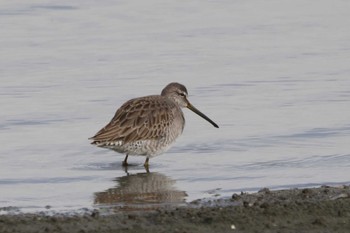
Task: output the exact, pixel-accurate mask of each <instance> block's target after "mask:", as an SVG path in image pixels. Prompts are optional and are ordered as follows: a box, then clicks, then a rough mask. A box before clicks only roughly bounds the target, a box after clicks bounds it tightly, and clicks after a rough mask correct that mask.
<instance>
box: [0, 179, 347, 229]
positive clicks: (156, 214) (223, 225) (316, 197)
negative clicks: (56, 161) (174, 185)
mask: <svg viewBox="0 0 350 233" xmlns="http://www.w3.org/2000/svg"><path fill="white" fill-rule="evenodd" d="M0 232H2V233H5V232H26V233H30V232H79V233H85V232H100V233H104V232H106V233H107V232H208V233H209V232H287V233H288V232H308V233H310V232H311V233H312V232H315V233H316V232H317V233H319V232H325V233H326V232H344V233H345V232H350V186H345V185H344V186H339V187H328V186H322V187H319V188H306V189H290V190H280V191H270V190H269V189H262V190H260V191H259V192H257V193H252V194H248V193H241V194H233V195H232V198H229V199H218V200H215V201H205V200H197V201H194V202H192V203H190V204H189V205H188V206H186V207H174V208H162V207H160V208H158V209H156V210H152V211H147V212H125V211H124V212H116V213H114V214H110V215H104V214H102V213H101V212H100V211H99V210H94V211H92V212H86V213H84V214H73V215H72V214H55V215H53V216H48V215H45V214H14V215H11V214H7V215H0Z"/></svg>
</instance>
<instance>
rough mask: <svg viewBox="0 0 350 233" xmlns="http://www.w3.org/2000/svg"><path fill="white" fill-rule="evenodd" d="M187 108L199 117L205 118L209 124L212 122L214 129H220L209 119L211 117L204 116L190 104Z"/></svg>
mask: <svg viewBox="0 0 350 233" xmlns="http://www.w3.org/2000/svg"><path fill="white" fill-rule="evenodd" d="M187 108H188V109H190V110H192V112H194V113H196V114H198V115H199V116H201V117H202V118H204V119H205V120H207V121H208V122H210V123H211V124H212V125H213V126H214V127H216V128H219V126H218V125H217V124H216V123H215V122H214V121H212V120H210V119H209V117H207V116H206V115H204V114H203V113H202V112H201V111H199V110H198V109H196V108H195V107H194V106H193V105H192V104H191V103H190V102H189V103H188V105H187Z"/></svg>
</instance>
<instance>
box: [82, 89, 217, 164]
mask: <svg viewBox="0 0 350 233" xmlns="http://www.w3.org/2000/svg"><path fill="white" fill-rule="evenodd" d="M182 108H188V109H190V110H192V111H193V112H194V113H196V114H197V115H199V116H200V117H202V118H204V119H205V120H207V121H208V122H209V123H211V124H212V125H213V126H214V127H216V128H219V126H218V125H217V124H216V123H215V122H214V121H212V120H211V119H210V118H208V117H207V116H206V115H204V114H203V113H202V112H200V111H199V110H198V109H197V108H195V107H194V106H193V105H192V104H191V103H190V102H189V100H188V92H187V89H186V87H185V86H184V85H182V84H180V83H177V82H172V83H170V84H168V85H167V86H165V87H164V89H163V90H162V92H161V94H160V95H149V96H144V97H138V98H134V99H131V100H129V101H127V102H125V103H124V104H123V105H122V106H121V107H120V108H119V109H118V110H117V111H116V113H115V114H114V117H113V118H112V119H111V121H110V122H109V123H108V124H107V125H106V126H105V127H103V128H102V129H101V130H99V131H98V132H97V133H96V134H95V135H94V136H93V137H91V138H89V139H90V140H92V142H91V144H93V145H96V146H98V147H102V148H107V149H111V150H114V151H116V152H119V153H122V154H125V155H126V156H125V159H124V161H123V163H122V166H123V167H127V166H128V162H127V160H128V156H129V155H141V156H146V160H145V163H144V167H145V168H146V170H148V168H149V159H150V158H152V157H154V156H157V155H160V154H162V153H163V152H165V151H167V150H168V149H169V148H170V146H171V145H172V144H173V143H174V141H175V140H176V139H177V138H178V137H179V136H180V135H181V134H182V132H183V129H184V126H185V117H184V114H183V112H182Z"/></svg>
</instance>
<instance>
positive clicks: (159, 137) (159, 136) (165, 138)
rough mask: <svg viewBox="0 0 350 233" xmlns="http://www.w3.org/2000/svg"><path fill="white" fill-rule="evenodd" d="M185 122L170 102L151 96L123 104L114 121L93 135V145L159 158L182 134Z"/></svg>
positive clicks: (174, 105)
mask: <svg viewBox="0 0 350 233" xmlns="http://www.w3.org/2000/svg"><path fill="white" fill-rule="evenodd" d="M184 124H185V119H184V116H183V113H182V110H181V108H180V107H179V106H178V105H177V104H176V103H175V102H174V101H172V100H171V99H169V98H167V97H165V96H160V95H152V96H145V97H140V98H135V99H131V100H129V101H127V102H126V103H124V104H123V105H122V106H121V107H120V108H119V109H118V110H117V112H116V113H115V115H114V117H113V118H112V120H111V121H110V122H109V123H108V124H107V125H106V126H105V127H104V128H102V129H101V130H100V131H98V132H97V133H96V135H95V136H93V137H92V138H90V139H92V140H93V142H92V144H96V145H97V146H100V147H106V148H110V149H113V150H116V151H118V152H121V153H128V154H139V155H156V154H159V153H161V152H163V151H164V150H166V148H167V147H168V146H169V145H170V144H171V143H172V142H173V141H175V139H176V138H177V137H178V136H179V135H180V134H181V133H182V131H183V127H184Z"/></svg>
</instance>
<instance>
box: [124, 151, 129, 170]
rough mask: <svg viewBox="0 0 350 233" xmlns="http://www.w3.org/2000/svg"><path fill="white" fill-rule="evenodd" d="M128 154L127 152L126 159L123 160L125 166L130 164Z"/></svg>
mask: <svg viewBox="0 0 350 233" xmlns="http://www.w3.org/2000/svg"><path fill="white" fill-rule="evenodd" d="M128 156H129V155H128V154H126V156H125V159H124V161H123V167H126V166H128Z"/></svg>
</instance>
